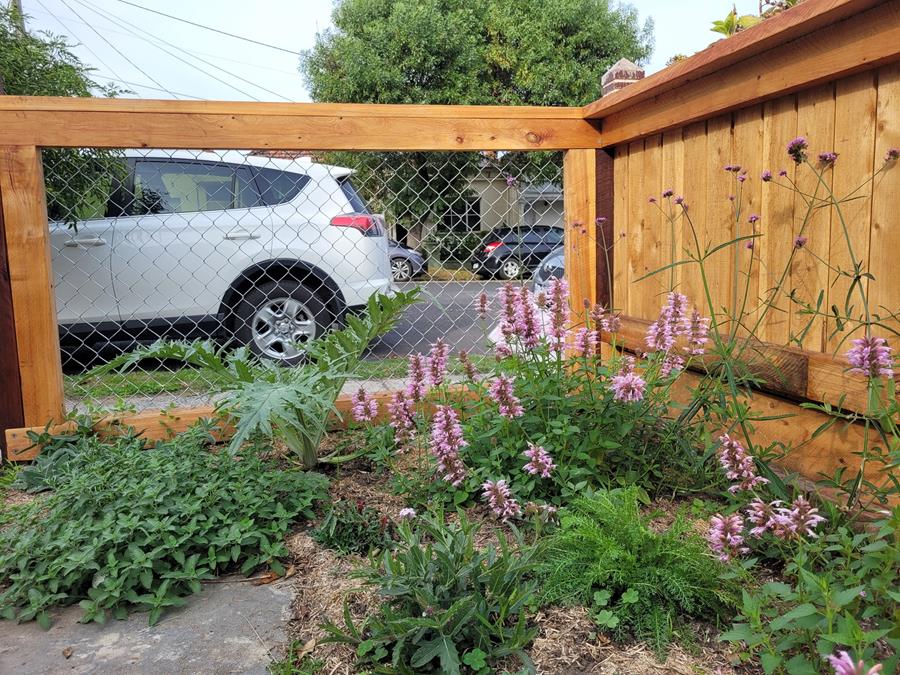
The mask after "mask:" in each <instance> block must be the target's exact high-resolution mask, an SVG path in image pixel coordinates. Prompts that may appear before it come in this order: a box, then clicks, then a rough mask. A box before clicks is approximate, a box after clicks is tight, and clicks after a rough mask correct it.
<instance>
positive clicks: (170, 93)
mask: <svg viewBox="0 0 900 675" xmlns="http://www.w3.org/2000/svg"><path fill="white" fill-rule="evenodd" d="M61 1H62V4H64V5H65V6H66V7H67V8H68V9H69V11H70V12H72V13H73V14H74V15H75V16H77V17H78V18H79V19H80V20H81V21H84V17H82V16H81V14H79V13H78V12H77V11H75V10H74V9H73V8H72V6H71V5H70V4H69V3H68V2H66V0H61ZM88 28H90V29H91V30H92V31H94V33H96V35H97V37H99V38H100V39H101V40H103V41H104V42H105V43H106V44H108V45H109V46H110V47H112V48H113V49H114V50H115V52H116V54H118V55H119V56H121V57H122V58H123V59H125V60H126V61H128V63H130V64H131V65H132V67H134V68H135V69H136V70H137V71H138V72H139V73H141V74H142V75H143V76H144V77H146V78H147V79H148V80H150V81H151V82H153V84H155V85H156V86H158V87H160V88H162V90H163V91H165V92H167V93H168V94H169V95H170V96H172V97H173V98H178V97H177V96H176V95H175V94H173V93H172V92H171V91H169V90H168V89H166V86H165V85H164V84H163V83H162V82H160V81H159V80H157V79H155V78H154V77H153V76H152V75H150V74H149V73H147V72H146V71H145V70H144V69H143V68H141V67H140V66H139V65H137V64H136V63H135V62H134V61H132V60H131V59H130V58H128V56H126V55H125V54H123V53H122V52H121V50H120V49H119V48H118V47H116V46H115V45H114V44H113V43H112V42H110V41H109V40H107V39H106V37H105V36H104V35H103V34H102V33H100V32H99V31H98V30H97V29H96V28H94V27H93V26H92V25H91V24H88Z"/></svg>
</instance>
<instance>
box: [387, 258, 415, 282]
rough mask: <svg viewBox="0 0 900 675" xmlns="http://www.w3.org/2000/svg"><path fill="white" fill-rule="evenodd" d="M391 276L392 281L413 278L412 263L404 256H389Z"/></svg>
mask: <svg viewBox="0 0 900 675" xmlns="http://www.w3.org/2000/svg"><path fill="white" fill-rule="evenodd" d="M391 278H392V279H393V280H394V281H410V280H411V279H412V278H413V268H412V263H410V262H409V260H407V259H406V258H391Z"/></svg>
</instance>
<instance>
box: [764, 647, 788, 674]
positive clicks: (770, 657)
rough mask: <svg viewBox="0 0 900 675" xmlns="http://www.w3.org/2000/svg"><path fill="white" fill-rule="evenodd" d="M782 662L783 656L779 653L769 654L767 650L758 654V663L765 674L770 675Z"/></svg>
mask: <svg viewBox="0 0 900 675" xmlns="http://www.w3.org/2000/svg"><path fill="white" fill-rule="evenodd" d="M783 662H784V658H783V657H782V656H781V655H780V654H770V653H768V652H766V653H763V654H760V655H759V663H760V665H761V666H762V669H763V672H764V673H765V674H766V675H771V674H772V673H774V672H775V669H776V668H778V667H779V666H780V665H781V664H782V663H783Z"/></svg>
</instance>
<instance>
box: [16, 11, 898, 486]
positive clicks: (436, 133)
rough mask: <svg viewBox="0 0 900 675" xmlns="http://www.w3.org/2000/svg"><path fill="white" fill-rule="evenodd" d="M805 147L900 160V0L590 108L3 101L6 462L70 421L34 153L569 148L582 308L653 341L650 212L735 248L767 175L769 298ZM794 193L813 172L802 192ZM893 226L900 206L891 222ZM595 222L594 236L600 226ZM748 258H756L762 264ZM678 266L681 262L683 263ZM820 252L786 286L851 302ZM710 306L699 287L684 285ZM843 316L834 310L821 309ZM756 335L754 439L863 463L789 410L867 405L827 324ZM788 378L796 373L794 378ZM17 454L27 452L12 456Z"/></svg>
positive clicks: (819, 246)
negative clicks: (785, 189)
mask: <svg viewBox="0 0 900 675" xmlns="http://www.w3.org/2000/svg"><path fill="white" fill-rule="evenodd" d="M797 135H807V136H808V137H809V139H810V142H811V144H812V146H813V147H814V148H815V149H817V150H818V149H821V150H834V151H836V152H838V153H840V158H839V161H838V163H837V164H836V166H835V167H834V170H833V172H832V174H831V181H832V187H833V188H834V189H835V190H836V191H838V192H840V191H841V190H842V189H845V188H846V187H847V186H849V185H850V184H851V183H852V182H853V181H854V180H857V178H859V179H861V178H862V177H863V176H864V174H865V173H866V172H870V171H871V169H872V167H873V166H875V165H876V164H877V163H878V162H879V161H880V158H881V157H882V156H883V155H884V153H885V152H886V150H887V149H888V148H890V147H898V146H900V0H890V1H887V2H884V1H881V2H878V1H874V0H807V1H806V2H804V3H802V4H800V5H798V6H797V7H795V8H793V9H791V10H790V11H787V12H784V13H782V14H780V15H778V16H776V17H774V18H771V19H768V20H766V21H764V22H763V23H761V24H760V25H758V26H756V27H754V28H752V29H750V30H747V31H745V32H742V33H740V34H738V35H736V36H734V37H732V38H729V39H727V40H722V41H720V42H717V43H715V44H714V45H712V46H711V47H709V48H708V49H706V50H704V51H703V52H700V53H699V54H697V55H695V56H693V57H691V58H689V59H687V60H685V61H682V62H679V63H677V64H675V65H673V66H671V67H669V68H667V69H666V70H664V71H662V72H660V73H657V74H655V75H653V76H651V77H648V78H646V79H645V80H642V81H640V82H638V83H635V84H632V85H630V86H629V87H627V88H625V89H623V90H621V91H618V92H615V93H613V94H611V95H609V96H607V97H604V98H603V99H600V100H599V101H596V102H595V103H592V104H590V105H588V106H585V107H584V108H529V107H487V106H388V105H349V104H348V105H344V104H276V103H271V104H270V103H264V104H259V103H222V102H186V101H144V100H141V101H135V100H108V99H102V100H100V99H54V98H20V97H0V204H2V207H0V235H2V236H0V377H2V378H3V387H2V391H0V425H2V426H3V428H4V429H5V442H6V445H7V457H13V458H20V459H22V458H27V457H29V456H33V453H32V452H25V453H23V452H22V450H23V449H24V448H25V447H27V445H28V441H27V439H26V437H25V430H26V429H27V428H35V427H43V426H44V425H46V424H48V423H59V422H60V421H61V419H62V417H63V415H64V410H63V391H62V375H61V367H60V359H59V348H58V338H57V325H56V311H55V307H54V299H53V293H52V274H51V269H50V256H49V247H48V235H47V219H46V207H45V203H44V194H43V181H42V176H41V163H40V148H41V147H108V148H119V147H145V148H151V147H157V148H207V149H228V148H248V149H250V148H252V149H265V148H274V149H310V148H315V149H321V150H550V149H553V150H559V149H562V150H565V151H566V153H565V160H564V190H565V218H566V229H567V234H566V256H567V258H566V266H567V275H568V277H569V279H570V283H571V286H572V289H573V302H574V303H576V306H580V304H581V301H582V299H583V298H586V299H588V300H590V301H592V302H593V301H600V302H603V303H605V304H611V305H613V306H614V307H616V308H617V309H619V310H621V311H622V312H623V313H624V314H625V315H626V320H625V322H624V328H623V335H624V336H625V338H626V342H628V343H630V344H631V345H632V346H634V347H638V346H639V343H640V341H641V339H642V335H643V330H644V329H645V327H646V325H647V322H648V321H649V320H652V319H653V318H655V316H656V314H657V312H658V308H659V305H660V303H661V300H662V297H661V293H662V292H663V290H664V284H665V279H664V278H663V277H662V276H659V277H650V278H648V279H645V280H640V278H641V277H642V276H643V275H645V274H646V273H647V272H649V271H652V270H653V269H655V268H658V267H661V266H662V265H665V264H667V263H668V262H669V260H670V256H671V251H672V247H673V243H674V247H675V250H676V251H679V249H680V248H681V245H682V244H683V243H684V242H683V238H684V232H683V230H678V231H676V233H675V241H674V242H673V241H672V239H671V236H670V234H669V231H668V228H667V227H664V223H663V219H662V217H661V216H660V214H659V211H658V210H656V209H655V208H652V207H651V206H652V205H650V204H649V203H648V197H650V196H651V195H652V196H656V197H657V198H658V197H659V195H660V193H661V192H662V191H663V190H664V189H666V188H672V189H674V190H675V191H676V192H677V193H678V194H683V195H684V196H685V198H686V200H687V201H688V203H689V208H690V213H691V215H692V218H693V219H695V221H696V223H697V224H698V228H699V230H700V232H701V237H703V238H705V239H706V240H708V241H709V242H712V243H714V244H715V243H720V242H724V241H727V240H729V239H730V238H732V237H733V236H735V234H739V233H736V232H735V226H734V223H733V221H732V220H730V219H729V217H728V214H729V209H728V201H727V197H728V195H729V194H730V191H731V190H732V187H731V185H732V183H730V182H729V181H730V180H733V178H732V177H731V176H730V175H729V174H727V173H726V172H724V171H723V167H724V166H725V165H726V164H735V163H737V164H740V165H741V166H742V167H743V168H744V169H746V170H747V171H748V172H749V175H750V176H751V177H752V180H751V181H748V183H747V189H746V191H745V194H744V197H745V199H746V201H747V206H746V213H748V214H749V213H751V212H753V213H758V214H759V215H760V217H761V220H760V223H759V230H758V231H759V232H760V233H761V234H763V236H762V237H761V238H760V239H759V240H758V243H757V245H756V248H755V249H754V255H757V256H758V257H759V260H760V261H761V262H762V263H763V264H761V265H759V266H758V267H757V269H758V270H759V271H758V273H757V276H756V277H755V278H753V279H752V284H753V286H752V289H753V291H754V294H753V295H754V297H755V296H756V295H759V294H761V293H765V291H766V290H767V289H768V288H769V287H770V286H771V285H772V279H771V274H772V271H773V270H776V269H779V267H780V266H783V263H784V261H785V260H786V256H787V255H788V254H789V252H790V245H791V244H790V241H791V239H792V237H793V230H792V227H794V222H795V219H794V216H795V215H796V214H797V212H798V209H799V208H800V205H799V204H798V203H797V202H796V201H795V200H793V199H791V198H790V197H789V196H786V195H787V193H781V192H776V191H775V190H774V188H773V187H772V186H771V185H769V184H763V183H762V182H761V181H760V180H759V174H761V172H762V170H763V169H770V170H772V171H773V172H777V171H778V170H779V169H781V168H785V169H787V170H789V171H790V172H791V173H793V172H794V170H795V169H794V167H793V165H792V164H790V163H789V162H788V158H787V156H786V154H785V146H786V144H787V142H788V140H790V139H791V138H793V137H795V136H797ZM798 180H799V181H800V185H801V187H802V186H803V185H804V183H803V181H804V180H807V179H806V178H800V177H799V176H798ZM898 188H900V170H897V171H895V172H892V173H889V174H887V175H886V176H885V178H884V180H882V181H881V182H880V183H879V184H878V185H877V186H876V187H875V189H874V190H869V191H868V193H867V196H866V198H865V199H861V200H856V201H854V202H852V203H850V205H849V206H848V209H850V210H852V212H853V214H852V215H853V216H854V218H853V231H852V235H853V237H854V241H858V242H859V250H860V252H861V253H862V255H864V256H865V258H866V259H867V260H868V263H869V269H870V271H871V272H872V273H873V275H874V276H875V277H876V278H877V282H873V284H872V296H873V300H874V302H875V303H876V304H880V305H883V306H885V307H887V308H890V309H892V310H896V309H898V308H900V272H898V270H897V269H896V265H892V263H893V257H894V256H893V252H894V251H896V250H897V249H898V246H897V245H898V244H900V226H898V223H897V221H896V218H892V217H891V216H892V210H891V203H892V201H896V199H897V196H898ZM894 211H896V209H894ZM598 218H600V225H597V224H596V223H597V220H598ZM836 227H837V223H836V222H835V219H834V218H833V216H832V214H830V213H827V212H825V211H823V212H821V213H818V214H817V215H816V216H815V222H814V223H813V225H812V231H811V235H810V237H809V243H808V246H809V248H810V251H811V252H813V253H815V254H816V255H817V256H819V257H820V258H821V259H823V260H825V261H828V262H829V264H831V265H842V266H845V265H846V260H845V259H844V258H843V257H842V256H843V255H845V254H844V253H842V252H841V251H842V250H843V249H841V247H839V246H838V245H837V237H836V234H835V229H836ZM746 255H749V251H748V252H747V254H746ZM678 257H681V254H680V252H679V253H678ZM721 259H722V261H724V262H713V263H712V267H711V274H712V275H713V280H714V282H713V288H714V293H715V297H716V299H717V301H718V302H719V303H720V304H722V305H724V306H728V305H729V304H730V302H731V298H732V297H733V295H732V289H733V287H734V284H735V283H736V281H737V278H736V277H735V274H734V271H733V266H732V264H731V263H730V262H728V258H727V256H722V258H721ZM813 260H814V258H813V257H812V256H806V257H804V258H802V259H801V262H798V263H797V264H796V265H795V266H794V267H792V268H791V270H790V282H789V283H788V287H791V288H798V289H799V292H800V293H801V294H802V293H806V292H809V293H811V292H812V291H813V289H818V288H824V289H827V293H828V294H829V301H830V300H832V299H833V298H837V297H839V296H841V294H842V293H844V292H845V288H844V287H843V286H842V284H844V283H845V282H844V281H843V280H841V279H838V280H835V278H834V275H833V273H829V272H828V267H827V266H826V265H821V264H814V263H813V262H812V261H813ZM678 275H679V277H678V280H679V283H680V286H681V288H682V289H683V290H684V291H685V292H686V293H688V294H689V295H691V296H693V297H695V298H696V297H698V294H699V293H698V280H697V277H696V273H695V272H693V271H691V270H690V268H688V267H684V268H680V269H679V270H678ZM828 304H830V302H829V303H826V305H825V306H826V307H827V306H828ZM780 308H781V309H782V310H784V311H779V312H772V313H771V315H770V317H769V318H768V319H767V320H766V321H765V322H764V323H763V325H762V326H761V328H760V330H759V331H758V334H757V337H758V338H760V339H761V340H764V341H765V342H766V343H767V344H766V346H765V347H764V349H765V350H766V351H767V356H768V358H767V362H769V363H775V364H776V365H777V369H778V371H779V374H778V375H777V376H776V375H775V374H771V373H769V374H767V373H766V372H765V370H764V369H762V370H761V372H760V376H761V377H763V379H765V380H766V385H765V386H764V387H763V391H761V392H760V393H759V394H758V396H757V397H756V403H757V407H758V408H759V409H760V411H763V412H767V413H769V414H772V415H782V414H794V415H795V416H794V417H792V418H790V419H781V420H773V421H771V422H766V423H760V424H758V425H757V436H758V440H759V441H760V442H763V443H767V442H770V441H773V440H781V441H783V442H785V443H790V444H793V445H795V446H797V447H799V448H801V450H800V451H797V452H795V453H793V454H792V455H791V458H790V459H789V460H788V464H789V465H790V466H791V467H792V468H795V469H798V470H800V471H801V472H803V473H805V474H807V475H809V476H811V477H814V476H815V475H816V474H817V473H818V472H826V473H830V472H832V471H833V470H834V469H835V468H836V467H838V466H842V465H851V466H852V465H853V464H854V463H856V462H858V458H856V457H855V456H854V455H853V454H852V453H854V452H856V451H858V450H859V449H860V447H861V442H860V438H861V431H860V430H859V429H857V428H856V427H854V426H849V427H844V426H842V427H840V428H838V427H837V426H835V427H834V428H833V429H832V430H831V431H830V432H829V433H828V434H824V435H822V436H819V437H817V438H815V439H813V438H812V432H813V431H814V430H815V429H816V428H817V427H818V426H819V425H820V424H821V423H822V421H823V419H824V418H823V416H822V415H819V414H818V413H815V412H812V411H809V410H805V409H800V408H798V407H797V406H796V405H795V403H793V402H792V401H794V402H795V401H799V400H813V401H835V400H837V399H838V398H839V397H840V396H841V395H844V394H846V403H847V405H849V406H850V407H854V406H855V407H861V406H862V405H863V402H864V395H865V383H864V382H863V381H862V380H861V379H860V378H857V377H854V376H851V375H849V374H848V373H847V372H846V363H845V362H844V361H843V360H842V358H841V357H836V356H834V354H833V350H834V347H835V343H834V341H833V340H829V339H828V338H827V337H826V336H827V333H828V330H829V328H830V327H829V326H828V325H827V323H826V322H824V321H819V322H818V323H817V325H816V326H815V328H814V329H813V330H812V331H810V332H809V333H808V334H807V335H806V338H805V339H804V340H803V343H802V346H801V347H790V348H789V347H786V346H785V345H786V343H787V338H788V336H789V334H790V333H791V331H792V330H795V329H796V328H797V327H798V325H799V323H800V321H801V320H802V317H800V315H799V314H798V312H796V310H794V309H792V308H791V307H790V306H789V304H788V303H787V302H785V301H781V302H780ZM784 374H786V376H785V375H784ZM208 414H209V410H208V409H199V410H183V411H176V412H174V413H173V412H171V411H170V412H167V413H165V414H162V415H155V414H153V415H150V414H147V413H144V414H142V415H139V416H134V417H130V418H129V417H126V418H124V419H122V420H119V421H120V422H124V423H126V424H136V425H138V426H140V427H141V428H144V429H146V430H147V433H148V435H150V436H151V437H153V436H161V435H164V434H167V433H171V432H172V431H178V430H180V429H183V428H184V427H185V426H186V425H187V424H189V423H191V422H192V421H194V420H196V419H197V418H198V417H199V416H202V415H208ZM16 453H19V454H16Z"/></svg>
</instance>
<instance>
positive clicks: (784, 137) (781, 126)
mask: <svg viewBox="0 0 900 675" xmlns="http://www.w3.org/2000/svg"><path fill="white" fill-rule="evenodd" d="M796 136H797V100H796V97H795V96H785V97H784V98H780V99H776V100H774V101H770V102H768V103H766V104H765V106H764V107H763V164H764V165H765V167H766V168H767V169H769V170H770V171H772V173H773V174H775V176H776V179H775V180H774V181H773V182H771V183H766V184H765V185H764V186H763V191H762V200H763V202H762V213H761V214H760V215H761V216H762V220H761V221H760V233H761V234H762V235H763V236H761V237H760V241H759V245H760V264H761V268H760V296H761V298H762V299H763V300H765V301H768V302H770V303H771V305H772V306H771V307H770V308H769V309H768V310H767V311H768V313H767V314H766V316H765V319H764V321H763V322H762V324H761V325H760V328H759V330H758V331H757V337H759V338H760V339H761V340H763V341H765V342H772V343H774V344H779V345H781V344H785V343H786V342H787V340H788V335H789V331H790V302H789V301H788V299H787V298H785V297H784V295H783V294H778V295H773V294H772V293H773V290H774V289H775V288H776V287H777V286H778V285H779V284H781V283H782V282H783V280H784V279H787V274H788V272H789V270H788V261H789V260H790V255H791V241H790V240H791V226H790V224H791V222H792V220H793V217H794V199H793V193H792V192H791V191H790V190H789V189H787V188H786V187H784V185H785V184H787V182H788V181H792V180H794V178H795V173H796V167H795V166H794V163H793V162H791V160H790V158H789V157H788V156H787V152H786V148H787V144H788V143H789V142H790V141H791V140H792V139H793V138H795V137H796ZM781 170H785V171H787V176H786V177H785V178H782V177H779V176H778V173H779V172H780V171H781ZM760 311H766V310H765V308H764V307H761V308H760ZM754 322H755V321H754Z"/></svg>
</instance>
